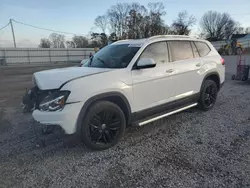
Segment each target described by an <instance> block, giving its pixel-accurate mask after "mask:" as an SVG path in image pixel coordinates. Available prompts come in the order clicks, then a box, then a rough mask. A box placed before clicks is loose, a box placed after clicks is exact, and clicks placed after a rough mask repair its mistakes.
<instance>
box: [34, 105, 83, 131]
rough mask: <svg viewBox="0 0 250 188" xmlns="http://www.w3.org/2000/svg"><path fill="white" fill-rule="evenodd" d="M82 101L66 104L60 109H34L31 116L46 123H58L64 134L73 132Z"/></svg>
mask: <svg viewBox="0 0 250 188" xmlns="http://www.w3.org/2000/svg"><path fill="white" fill-rule="evenodd" d="M82 106H83V103H81V102H79V103H72V104H67V105H66V106H65V107H64V108H63V110H62V111H55V112H45V111H40V110H34V111H33V113H32V116H33V118H34V119H35V120H36V121H37V122H39V123H41V124H46V125H59V126H60V127H61V128H62V129H63V130H64V131H65V133H66V134H74V133H75V132H76V127H77V119H78V115H79V112H80V111H81V108H82Z"/></svg>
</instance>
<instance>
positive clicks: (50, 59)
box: [49, 49, 51, 63]
mask: <svg viewBox="0 0 250 188" xmlns="http://www.w3.org/2000/svg"><path fill="white" fill-rule="evenodd" d="M49 62H50V63H51V50H50V49H49Z"/></svg>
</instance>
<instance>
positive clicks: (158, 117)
mask: <svg viewBox="0 0 250 188" xmlns="http://www.w3.org/2000/svg"><path fill="white" fill-rule="evenodd" d="M197 104H198V103H194V104H191V105H188V106H185V107H183V108H180V109H177V110H174V111H172V112H168V113H166V114H162V115H160V116H157V117H154V118H152V119H148V120H146V121H142V122H140V123H139V124H138V125H139V126H143V125H145V124H148V123H151V122H153V121H156V120H158V119H161V118H164V117H167V116H170V115H172V114H176V113H178V112H181V111H183V110H186V109H189V108H192V107H194V106H197Z"/></svg>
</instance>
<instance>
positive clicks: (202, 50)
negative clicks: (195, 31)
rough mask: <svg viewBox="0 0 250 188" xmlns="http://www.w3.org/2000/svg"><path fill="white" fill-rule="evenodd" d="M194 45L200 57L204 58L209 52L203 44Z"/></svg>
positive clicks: (196, 43)
mask: <svg viewBox="0 0 250 188" xmlns="http://www.w3.org/2000/svg"><path fill="white" fill-rule="evenodd" d="M195 45H196V47H197V49H198V51H199V54H200V56H201V57H204V56H206V55H207V54H208V53H209V52H210V51H211V50H210V48H209V47H208V45H207V44H206V43H204V42H195Z"/></svg>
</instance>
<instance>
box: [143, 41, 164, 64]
mask: <svg viewBox="0 0 250 188" xmlns="http://www.w3.org/2000/svg"><path fill="white" fill-rule="evenodd" d="M141 58H152V59H153V60H155V62H156V63H166V62H168V50H167V43H166V42H157V43H153V44H150V45H149V46H147V47H146V49H145V50H144V51H143V53H142V54H141V57H140V59H141Z"/></svg>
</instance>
